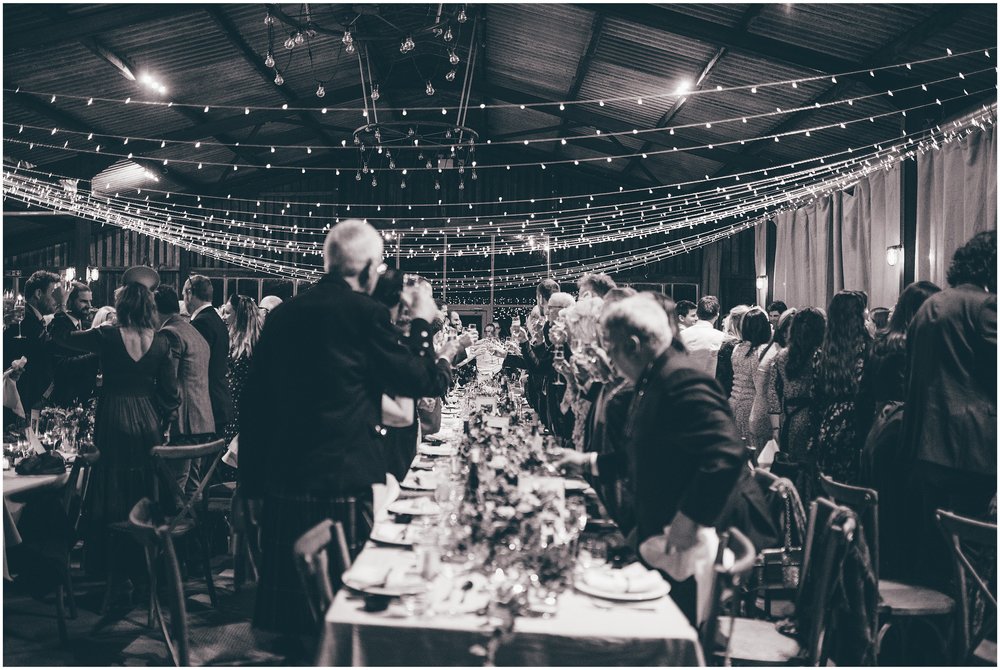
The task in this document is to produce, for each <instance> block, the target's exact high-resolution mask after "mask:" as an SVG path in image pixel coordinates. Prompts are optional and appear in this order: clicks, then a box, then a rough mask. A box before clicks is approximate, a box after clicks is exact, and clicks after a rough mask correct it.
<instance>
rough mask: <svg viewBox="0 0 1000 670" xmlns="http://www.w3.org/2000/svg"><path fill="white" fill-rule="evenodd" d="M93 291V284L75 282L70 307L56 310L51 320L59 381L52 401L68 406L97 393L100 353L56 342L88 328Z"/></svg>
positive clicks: (56, 379)
mask: <svg viewBox="0 0 1000 670" xmlns="http://www.w3.org/2000/svg"><path fill="white" fill-rule="evenodd" d="M92 301H93V293H92V292H91V290H90V287H89V286H87V285H86V284H82V283H80V282H74V283H73V285H72V286H71V287H70V290H69V298H68V299H67V301H66V309H65V310H62V311H60V312H56V315H55V316H54V317H52V323H50V324H49V336H50V339H51V340H52V376H53V383H54V384H55V386H54V388H53V390H52V402H53V403H55V404H56V405H60V406H62V407H67V406H70V405H73V404H75V403H78V402H85V401H86V400H87V399H88V398H90V397H91V396H92V395H94V389H95V388H96V386H97V371H98V369H99V368H100V359H99V358H98V356H97V354H92V353H81V352H80V351H78V350H76V349H70V348H69V347H64V346H61V345H59V344H56V342H59V341H61V340H63V339H66V337H67V335H66V333H72V332H77V331H80V330H84V323H83V322H84V319H86V318H87V315H88V314H89V313H90V306H91V303H92Z"/></svg>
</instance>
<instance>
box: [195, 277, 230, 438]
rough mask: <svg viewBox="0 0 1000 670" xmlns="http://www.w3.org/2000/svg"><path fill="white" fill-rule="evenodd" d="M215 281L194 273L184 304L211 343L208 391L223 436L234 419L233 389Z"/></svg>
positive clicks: (197, 326)
mask: <svg viewBox="0 0 1000 670" xmlns="http://www.w3.org/2000/svg"><path fill="white" fill-rule="evenodd" d="M212 294H213V288H212V282H211V280H210V279H209V278H208V277H205V276H203V275H191V277H190V278H188V280H187V282H185V283H184V303H185V304H186V305H187V308H188V311H189V312H190V313H191V325H192V326H194V328H195V330H197V331H198V332H199V333H201V336H202V337H204V338H205V341H206V342H208V348H209V351H210V352H211V358H210V360H209V363H208V393H209V395H210V396H211V398H212V415H213V416H214V417H215V432H216V434H218V435H222V434H223V433H224V432H225V431H226V425H227V424H228V423H229V422H230V421H231V420H232V418H233V396H232V394H230V392H229V381H228V379H227V378H226V375H227V373H228V372H229V330H228V329H227V328H226V324H225V322H223V320H222V317H221V316H219V313H218V312H216V311H215V308H214V307H212Z"/></svg>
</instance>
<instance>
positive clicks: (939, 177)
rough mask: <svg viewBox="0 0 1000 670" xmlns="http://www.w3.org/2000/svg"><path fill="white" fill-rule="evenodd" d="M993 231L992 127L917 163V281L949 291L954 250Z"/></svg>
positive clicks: (994, 161) (994, 157)
mask: <svg viewBox="0 0 1000 670" xmlns="http://www.w3.org/2000/svg"><path fill="white" fill-rule="evenodd" d="M996 226H997V145H996V136H995V129H994V128H993V127H992V126H991V127H989V128H987V129H984V130H978V131H976V132H974V133H972V134H971V135H969V136H968V137H966V138H965V139H963V140H961V141H952V142H949V143H947V144H942V145H941V146H940V148H939V149H937V150H931V151H928V152H927V153H925V154H924V155H923V156H919V157H918V158H917V244H916V246H917V249H916V274H915V276H916V279H918V280H920V279H926V280H928V281H932V282H934V283H935V284H937V285H938V286H941V287H942V288H943V287H945V286H947V285H948V281H947V274H948V265H949V264H950V263H951V257H952V256H953V255H954V253H955V250H956V249H958V248H959V247H960V246H962V244H964V243H965V241H966V240H968V239H969V238H970V237H972V236H973V235H975V234H976V233H979V232H982V231H984V230H989V229H991V228H996Z"/></svg>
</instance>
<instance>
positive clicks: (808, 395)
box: [769, 307, 826, 464]
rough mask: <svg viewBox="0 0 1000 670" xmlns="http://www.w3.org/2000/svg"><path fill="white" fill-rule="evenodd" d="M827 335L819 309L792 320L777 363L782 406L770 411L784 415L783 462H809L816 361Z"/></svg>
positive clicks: (807, 310) (777, 393)
mask: <svg viewBox="0 0 1000 670" xmlns="http://www.w3.org/2000/svg"><path fill="white" fill-rule="evenodd" d="M825 332H826V318H825V317H824V316H823V313H822V312H821V311H820V310H818V309H816V308H815V307H807V308H805V309H803V310H801V311H799V312H797V313H796V314H795V316H793V317H792V329H791V332H790V333H789V342H788V348H787V349H783V350H781V351H780V352H778V355H777V356H776V357H775V360H774V372H775V375H774V380H775V381H774V385H775V396H777V400H778V405H777V406H772V407H770V408H769V411H771V412H774V411H777V412H778V413H780V414H781V422H780V426H781V432H780V437H779V438H778V447H779V449H780V450H781V453H782V455H783V459H782V460H786V461H788V462H792V463H796V464H801V463H804V462H805V458H806V450H807V447H808V445H809V437H810V436H811V435H812V432H813V431H812V417H811V416H810V408H811V406H812V399H813V396H812V392H813V358H814V356H815V355H816V351H817V350H818V349H819V347H820V345H821V344H823V334H824V333H825Z"/></svg>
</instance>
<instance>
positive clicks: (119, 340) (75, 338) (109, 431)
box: [63, 282, 180, 577]
mask: <svg viewBox="0 0 1000 670" xmlns="http://www.w3.org/2000/svg"><path fill="white" fill-rule="evenodd" d="M153 310H154V307H153V294H152V293H151V292H150V291H149V289H148V288H146V287H145V286H144V285H142V284H139V283H135V282H133V283H129V284H127V285H126V286H125V288H124V290H123V291H122V292H121V294H120V295H119V296H118V299H117V301H116V303H115V311H116V313H117V316H118V325H117V326H103V327H101V328H97V329H91V330H85V331H80V332H67V333H66V336H65V339H64V340H63V342H64V343H65V344H67V345H68V346H71V347H74V348H77V349H82V350H85V351H90V352H93V353H96V354H98V355H99V356H100V358H101V369H102V371H103V374H104V382H103V385H102V386H101V388H100V391H99V395H98V401H97V412H96V417H95V422H94V446H95V447H96V448H97V449H98V450H99V451H100V454H101V456H100V459H99V460H98V461H97V463H96V465H95V466H94V470H93V474H92V476H91V480H90V492H89V496H88V499H87V510H86V517H85V518H86V519H87V524H86V529H85V542H84V567H85V569H86V571H87V573H88V574H93V575H98V576H102V577H103V576H105V575H106V574H107V571H108V567H109V565H108V562H109V561H114V563H115V565H114V566H112V567H113V568H114V569H113V574H115V575H122V574H130V575H131V576H142V575H145V567H144V563H143V560H142V554H141V552H140V551H139V548H138V545H135V544H134V543H122V544H128V545H129V548H126V547H124V546H122V547H121V550H120V551H116V552H114V554H113V555H112V554H111V553H110V552H109V543H108V540H109V531H108V524H111V523H115V522H118V521H124V520H126V519H127V518H128V514H129V512H130V511H131V509H132V507H133V506H134V505H135V504H136V503H137V502H138V501H139V500H140V499H142V498H144V497H150V498H151V497H152V496H153V478H154V476H155V474H154V471H153V462H152V457H151V455H150V449H151V448H152V447H154V446H156V445H159V444H163V443H164V437H163V436H164V432H165V431H166V428H167V426H169V425H170V420H171V417H172V415H173V413H174V412H175V411H176V410H177V407H178V405H179V404H180V394H179V392H178V388H177V378H176V376H175V374H174V368H173V366H172V365H171V361H170V341H169V340H168V339H167V336H166V335H165V334H163V333H159V332H156V331H155V330H154V329H153V320H152V318H153ZM133 549H134V551H133ZM135 559H138V560H137V561H136V560H135Z"/></svg>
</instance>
